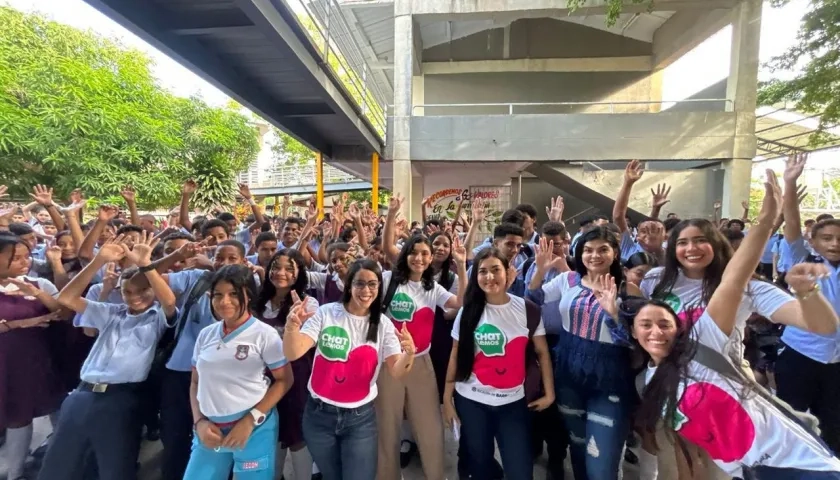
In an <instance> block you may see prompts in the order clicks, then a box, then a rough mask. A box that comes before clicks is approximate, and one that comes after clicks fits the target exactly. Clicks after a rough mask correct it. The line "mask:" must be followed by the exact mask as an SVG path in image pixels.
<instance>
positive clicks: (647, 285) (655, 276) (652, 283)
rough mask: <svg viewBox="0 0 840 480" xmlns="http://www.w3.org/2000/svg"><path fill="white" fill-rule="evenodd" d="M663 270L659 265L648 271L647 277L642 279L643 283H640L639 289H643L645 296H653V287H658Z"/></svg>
mask: <svg viewBox="0 0 840 480" xmlns="http://www.w3.org/2000/svg"><path fill="white" fill-rule="evenodd" d="M662 270H663V269H662V267H657V268H654V269H651V270H650V271H649V272H647V274H645V278H643V279H642V281H641V284H640V285H639V289H640V290H641V291H642V294H644V296H645V298H651V295H653V289H654V288H656V285H657V284H658V283H659V280H660V278H661V277H662Z"/></svg>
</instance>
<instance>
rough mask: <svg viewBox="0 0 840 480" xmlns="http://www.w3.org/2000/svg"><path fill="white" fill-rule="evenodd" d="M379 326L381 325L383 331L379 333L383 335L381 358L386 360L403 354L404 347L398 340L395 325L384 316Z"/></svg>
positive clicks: (380, 349) (380, 350)
mask: <svg viewBox="0 0 840 480" xmlns="http://www.w3.org/2000/svg"><path fill="white" fill-rule="evenodd" d="M379 325H381V327H380V329H381V331H380V332H379V333H380V335H382V340H381V341H380V347H379V356H380V358H381V359H382V360H385V359H386V358H388V357H391V356H393V355H399V354H400V353H402V347H400V340H399V339H398V338H397V331H396V330H395V329H394V323H393V322H391V321H390V320H388V319H387V318H385V317H384V316H383V317H381V318H380V322H379Z"/></svg>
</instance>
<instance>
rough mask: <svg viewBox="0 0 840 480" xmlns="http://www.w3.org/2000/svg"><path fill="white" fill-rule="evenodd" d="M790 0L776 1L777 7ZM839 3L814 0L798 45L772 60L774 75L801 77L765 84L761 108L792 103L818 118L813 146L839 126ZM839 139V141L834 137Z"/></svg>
mask: <svg viewBox="0 0 840 480" xmlns="http://www.w3.org/2000/svg"><path fill="white" fill-rule="evenodd" d="M789 1H790V0H773V1H772V2H771V3H772V4H773V5H774V6H780V5H785V4H787V3H788V2H789ZM838 25H840V0H812V1H811V2H809V7H808V11H807V12H806V13H805V16H804V17H803V18H802V24H801V25H800V28H799V35H798V43H797V44H796V45H794V46H792V47H791V48H790V49H789V50H788V51H787V52H785V53H784V54H783V55H780V56H778V57H775V58H773V59H772V60H771V61H770V62H769V64H768V66H769V67H770V68H771V70H772V71H793V70H798V73H797V74H796V75H795V76H794V77H793V78H792V79H790V80H779V79H774V80H771V81H769V82H766V83H764V84H762V85H761V86H760V87H761V88H760V90H759V95H758V101H759V103H761V104H762V105H773V104H777V103H780V102H792V103H793V105H794V106H795V108H796V110H797V111H800V112H803V113H808V114H816V115H819V120H820V123H819V130H820V131H819V132H818V133H817V134H815V135H813V136H812V137H811V139H810V141H811V143H812V144H813V145H819V144H821V143H823V142H824V141H825V140H826V138H827V137H828V136H829V135H828V134H827V133H825V132H824V131H823V130H824V129H825V128H828V127H832V126H834V125H837V124H838V123H840V28H838ZM834 138H835V139H836V137H834Z"/></svg>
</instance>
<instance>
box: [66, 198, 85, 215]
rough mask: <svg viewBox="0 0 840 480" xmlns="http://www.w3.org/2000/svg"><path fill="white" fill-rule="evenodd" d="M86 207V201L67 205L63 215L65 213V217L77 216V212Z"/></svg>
mask: <svg viewBox="0 0 840 480" xmlns="http://www.w3.org/2000/svg"><path fill="white" fill-rule="evenodd" d="M84 206H85V201H84V200H80V201H78V202H76V203H71V204H70V205H67V206H66V207H62V208H61V213H63V214H64V215H69V214H75V213H76V212H78V211H79V210H81V209H82V208H83V207H84Z"/></svg>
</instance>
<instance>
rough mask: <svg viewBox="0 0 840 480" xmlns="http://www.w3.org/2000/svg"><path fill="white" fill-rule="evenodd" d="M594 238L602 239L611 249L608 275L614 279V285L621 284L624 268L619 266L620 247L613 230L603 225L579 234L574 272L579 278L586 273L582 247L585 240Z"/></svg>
mask: <svg viewBox="0 0 840 480" xmlns="http://www.w3.org/2000/svg"><path fill="white" fill-rule="evenodd" d="M594 240H603V241H605V242H606V243H607V244H608V245H609V246H610V248H612V249H613V252H614V253H615V257H614V258H613V261H612V263H611V264H610V275H612V277H613V278H614V279H615V284H616V285H621V284H622V283H623V282H624V269H622V268H621V247H620V246H619V243H618V236H616V234H615V232H613V231H612V230H610V229H609V228H607V227H605V226H598V227H593V228H591V229H589V230H587V231H586V233H584V234H583V235H581V236H580V239H579V240H578V242H577V243H576V244H575V272H577V274H578V275H580V277H581V278H583V277H585V276H586V274H587V273H588V270H586V265H584V264H583V247H584V246H586V242H591V241H594Z"/></svg>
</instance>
